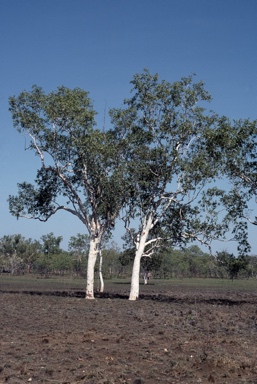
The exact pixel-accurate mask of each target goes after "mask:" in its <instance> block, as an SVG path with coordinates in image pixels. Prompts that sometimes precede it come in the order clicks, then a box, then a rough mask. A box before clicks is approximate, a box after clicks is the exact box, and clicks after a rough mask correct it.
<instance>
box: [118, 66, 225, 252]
mask: <svg viewBox="0 0 257 384" xmlns="http://www.w3.org/2000/svg"><path fill="white" fill-rule="evenodd" d="M193 80H194V79H193V77H187V78H182V79H181V80H180V81H177V82H175V83H173V84H171V83H169V82H166V81H160V80H159V76H158V75H157V74H156V75H151V74H150V73H149V71H148V70H144V72H143V73H141V74H136V75H135V76H134V78H133V80H132V82H131V83H132V86H133V88H132V93H133V95H132V97H131V98H130V99H127V100H125V107H124V108H121V109H113V110H112V111H111V118H112V122H113V124H114V127H115V129H116V131H118V132H120V134H122V135H123V136H124V137H125V138H126V140H127V147H126V158H127V159H128V175H129V181H130V189H129V190H128V192H130V195H129V197H130V200H129V205H128V206H127V214H126V215H125V216H124V219H125V222H126V225H127V227H129V224H130V220H131V218H135V217H137V218H138V219H139V220H140V226H139V229H138V231H137V233H138V234H142V233H143V232H144V226H145V223H146V222H147V220H148V219H149V218H151V220H152V223H153V224H154V225H153V226H152V227H151V231H152V232H153V230H154V228H155V235H156V236H158V231H160V232H161V236H159V237H166V238H167V237H169V239H170V240H171V243H172V244H173V245H176V244H181V243H183V244H185V243H187V242H188V241H191V240H195V239H198V237H201V236H206V238H207V237H209V235H210V232H211V231H212V230H213V228H212V229H211V226H210V225H209V223H205V222H204V223H202V220H201V218H200V215H199V212H200V210H199V208H198V207H197V206H196V199H197V197H198V196H199V194H200V193H201V191H202V189H203V187H204V186H205V185H206V184H207V183H208V182H210V181H212V180H213V179H214V178H215V177H216V176H218V174H219V172H220V170H219V163H218V162H217V161H214V159H213V157H212V153H211V151H210V148H209V140H210V137H211V135H212V131H213V130H214V129H215V126H216V123H217V119H218V118H217V116H216V115H215V114H214V113H209V114H207V113H206V111H205V109H204V108H203V104H204V103H206V102H209V101H210V100H211V97H210V95H209V94H208V92H207V91H206V90H205V88H204V84H203V82H194V81H193ZM193 202H194V203H195V204H194V205H193V204H192V203H193ZM208 220H209V219H208ZM158 223H159V226H158ZM165 228H166V229H167V231H166V232H163V231H164V229H165ZM185 233H186V235H185ZM215 235H216V236H218V233H216V234H215ZM153 237H154V236H153V235H152V238H153ZM205 240H206V239H204V240H203V242H204V241H205Z"/></svg>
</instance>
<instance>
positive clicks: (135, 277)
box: [129, 219, 152, 300]
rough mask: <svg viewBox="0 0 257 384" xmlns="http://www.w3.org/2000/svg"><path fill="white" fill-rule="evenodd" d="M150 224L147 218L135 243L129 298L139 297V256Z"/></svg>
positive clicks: (143, 248) (141, 254) (143, 247)
mask: <svg viewBox="0 0 257 384" xmlns="http://www.w3.org/2000/svg"><path fill="white" fill-rule="evenodd" d="M151 225H152V221H151V220H150V219H149V220H148V223H147V225H146V227H145V229H144V231H143V233H142V235H141V236H140V239H139V242H138V243H137V244H136V246H137V251H136V255H135V259H134V263H133V269H132V278H131V287H130V295H129V300H137V299H138V298H139V278H140V264H141V257H142V256H143V253H144V250H145V243H146V240H147V237H148V234H149V231H150V228H151Z"/></svg>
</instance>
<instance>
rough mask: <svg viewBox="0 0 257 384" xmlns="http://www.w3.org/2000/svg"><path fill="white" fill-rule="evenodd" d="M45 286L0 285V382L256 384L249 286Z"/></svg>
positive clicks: (256, 316) (256, 341)
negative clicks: (137, 289) (89, 296)
mask: <svg viewBox="0 0 257 384" xmlns="http://www.w3.org/2000/svg"><path fill="white" fill-rule="evenodd" d="M0 281H1V276H0ZM19 281H20V280H19ZM42 284H43V283H42V282H41V285H42ZM256 284H257V283H256ZM45 285H46V287H47V288H46V289H38V288H37V289H36V286H35V285H33V284H32V285H31V287H30V288H28V286H26V289H24V285H21V286H19V284H18V283H17V284H12V285H10V284H9V285H8V284H7V283H6V279H5V283H3V282H1V284H0V305H1V307H0V383H10V384H18V383H29V382H31V383H45V384H46V383H52V384H54V383H55V384H75V383H85V384H111V383H113V384H118V383H124V384H125V383H126V384H143V383H144V384H156V383H182V384H183V383H188V384H192V383H218V384H225V383H233V384H234V383H245V384H246V383H247V384H250V383H251V384H254V383H255V384H257V292H256V293H255V292H253V291H248V290H241V291H240V290H237V289H228V288H224V289H215V288H208V287H207V288H206V287H204V286H202V288H201V287H196V286H192V287H190V286H188V285H183V283H181V284H178V285H177V286H175V285H172V286H171V285H169V284H164V285H161V286H160V285H158V283H154V281H153V283H152V284H151V285H149V286H148V287H144V286H142V289H141V291H142V295H141V298H140V299H139V300H138V301H136V302H130V301H128V300H127V294H128V292H127V291H128V289H129V286H128V285H127V286H126V285H125V284H112V283H108V284H107V285H106V289H107V291H108V292H107V293H105V294H103V295H100V294H98V295H97V298H96V300H94V301H93V300H92V301H91V300H85V299H84V292H83V291H82V290H80V289H78V288H77V286H74V287H72V284H71V285H69V289H67V290H65V289H63V287H61V289H58V288H57V286H56V285H54V286H53V287H52V288H53V289H51V283H47V282H46V283H45ZM40 288H42V287H41V286H40Z"/></svg>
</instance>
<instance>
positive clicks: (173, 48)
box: [0, 0, 257, 253]
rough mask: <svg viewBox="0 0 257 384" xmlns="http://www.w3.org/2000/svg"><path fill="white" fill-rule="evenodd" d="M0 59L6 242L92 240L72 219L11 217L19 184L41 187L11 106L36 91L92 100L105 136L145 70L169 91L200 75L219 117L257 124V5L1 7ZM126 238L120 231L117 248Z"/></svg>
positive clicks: (228, 0) (230, 1)
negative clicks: (112, 111) (108, 112)
mask: <svg viewBox="0 0 257 384" xmlns="http://www.w3.org/2000/svg"><path fill="white" fill-rule="evenodd" d="M0 50H1V56H0V57H1V59H0V74H1V75H0V130H1V141H0V159H1V170H0V180H1V183H0V237H2V236H3V235H5V234H14V233H21V234H22V235H23V236H25V237H26V238H28V237H32V238H34V239H39V238H40V237H41V236H42V235H44V234H46V233H49V232H54V234H55V235H56V236H57V235H58V236H59V235H61V236H63V238H64V241H63V243H62V246H63V247H66V246H67V243H68V240H69V238H70V236H73V235H76V234H77V233H84V232H85V228H84V226H83V225H82V224H81V223H80V222H79V220H78V219H77V218H75V217H72V216H71V215H70V214H67V213H59V214H57V215H56V216H55V217H53V218H51V219H50V220H49V221H48V222H47V223H40V222H37V221H35V220H26V219H20V220H18V221H17V220H16V219H15V218H13V217H12V216H11V215H10V214H9V211H8V203H7V198H8V195H9V194H15V193H16V191H17V187H16V185H17V182H21V181H25V180H26V181H33V179H34V176H35V172H36V169H37V167H38V166H39V160H38V159H37V158H36V157H35V156H34V155H33V153H32V152H31V153H30V152H28V151H24V146H25V142H24V138H23V137H22V136H20V135H19V134H18V133H17V132H16V131H15V129H14V128H13V126H12V121H11V115H10V113H9V111H8V98H9V96H12V95H18V94H19V93H20V92H21V91H22V90H24V89H26V90H29V89H30V88H31V86H32V85H33V84H37V85H39V86H42V87H43V89H44V90H45V91H46V92H48V91H52V90H54V89H56V87H58V86H60V85H65V86H67V87H71V88H72V87H80V88H83V89H85V90H87V91H89V92H90V96H91V98H92V99H93V101H94V107H95V109H96V110H97V111H98V113H99V115H98V124H99V126H103V124H104V111H105V108H107V109H109V108H112V107H119V106H121V105H122V101H123V99H124V98H126V97H128V96H129V91H130V84H129V82H130V80H131V79H132V77H133V75H134V74H135V73H137V72H141V71H142V70H143V68H145V67H147V68H149V70H150V71H151V72H153V73H156V72H158V73H159V75H160V77H161V78H163V79H165V80H167V81H170V82H173V81H176V80H178V79H180V78H181V77H182V76H188V75H190V74H193V73H195V74H196V75H197V77H196V79H197V80H203V81H204V82H205V84H206V88H207V89H208V90H209V92H210V93H211V95H212V97H213V102H212V103H211V105H210V107H211V108H212V109H214V110H215V111H216V112H218V113H220V114H225V115H227V116H229V117H230V118H231V119H238V118H251V119H256V117H257V76H256V75H257V1H256V0H36V1H35V0H22V1H21V0H0ZM256 231H257V228H255V227H252V228H251V234H250V235H251V236H250V238H251V240H252V245H253V249H252V250H253V252H255V253H257V244H255V243H256V242H254V236H255V233H256ZM122 233H123V228H122V225H121V224H118V225H117V230H116V232H115V237H114V240H116V241H117V243H118V244H119V242H120V240H119V238H120V235H121V234H122ZM218 247H219V246H218ZM220 247H222V248H224V247H225V248H230V244H228V245H224V244H222V245H221V246H220Z"/></svg>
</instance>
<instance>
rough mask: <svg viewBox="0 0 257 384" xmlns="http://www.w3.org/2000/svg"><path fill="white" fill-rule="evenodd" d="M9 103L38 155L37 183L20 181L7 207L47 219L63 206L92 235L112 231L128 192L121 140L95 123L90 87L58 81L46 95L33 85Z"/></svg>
mask: <svg viewBox="0 0 257 384" xmlns="http://www.w3.org/2000/svg"><path fill="white" fill-rule="evenodd" d="M9 102H10V111H11V113H12V118H13V123H14V126H15V127H16V128H17V130H18V131H19V132H20V133H22V134H25V135H27V136H28V138H29V145H28V149H30V150H32V151H33V152H34V153H35V154H36V155H37V156H38V157H39V158H40V160H41V168H39V169H38V172H37V175H36V179H35V183H34V184H30V183H27V182H23V183H19V184H18V195H17V196H9V207H10V212H11V213H12V214H13V215H14V216H16V217H17V218H19V217H28V218H34V219H38V220H41V221H46V220H48V219H49V218H50V217H51V216H52V215H53V214H55V213H56V212H57V211H58V210H61V209H62V210H65V211H67V212H70V213H72V214H74V215H76V216H77V217H78V218H79V219H80V220H81V221H82V222H83V224H85V225H86V226H87V229H88V230H89V232H90V234H91V235H94V236H95V235H97V236H100V234H101V235H102V234H103V233H104V232H105V231H108V230H110V229H111V228H112V227H113V226H114V221H115V219H116V217H117V215H118V213H119V210H120V208H121V207H122V205H123V203H124V201H125V195H126V186H125V182H124V180H123V179H124V177H123V176H124V160H123V156H122V155H121V151H120V144H121V140H120V138H119V137H117V135H116V134H115V132H114V131H113V132H111V131H108V132H102V131H100V130H97V129H96V128H95V114H96V112H95V111H94V109H93V106H92V103H91V100H90V98H89V96H88V92H86V91H84V90H82V89H79V88H75V89H69V88H65V87H63V86H62V87H59V88H57V90H56V91H54V92H51V93H49V94H46V93H44V91H43V90H42V89H41V88H40V87H37V86H33V87H32V90H31V92H25V91H24V92H22V93H21V94H20V95H19V96H18V97H15V96H14V97H11V98H10V100H9ZM122 180H123V182H122ZM114 190H115V194H114V193H113V191H114Z"/></svg>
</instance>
